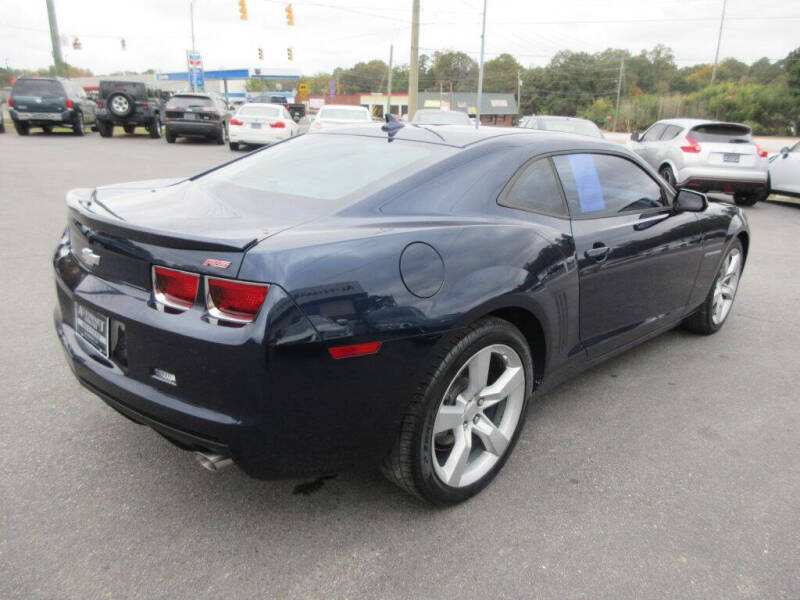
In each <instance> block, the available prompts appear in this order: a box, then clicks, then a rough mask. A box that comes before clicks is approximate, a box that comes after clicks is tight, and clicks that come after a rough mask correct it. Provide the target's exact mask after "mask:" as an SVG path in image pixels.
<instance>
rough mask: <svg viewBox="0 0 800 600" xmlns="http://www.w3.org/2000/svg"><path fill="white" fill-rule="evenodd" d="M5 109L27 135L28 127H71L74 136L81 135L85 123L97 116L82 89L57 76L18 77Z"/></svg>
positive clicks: (93, 105) (22, 132)
mask: <svg viewBox="0 0 800 600" xmlns="http://www.w3.org/2000/svg"><path fill="white" fill-rule="evenodd" d="M8 108H9V112H10V113H11V120H12V121H13V122H14V129H16V130H17V133H18V134H20V135H28V134H29V133H30V130H31V127H41V128H42V130H43V131H44V132H45V133H50V132H52V131H53V127H71V128H72V132H73V133H74V134H75V135H84V133H85V132H86V125H90V124H91V125H94V124H95V123H96V119H97V105H96V104H95V103H94V101H93V100H90V99H89V97H88V96H87V95H86V92H85V91H84V90H83V88H82V87H80V86H79V85H77V84H76V83H73V82H71V81H70V80H68V79H63V78H61V77H20V78H19V79H17V81H16V82H15V83H14V87H12V88H11V96H10V97H9V98H8Z"/></svg>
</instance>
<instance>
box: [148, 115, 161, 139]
mask: <svg viewBox="0 0 800 600" xmlns="http://www.w3.org/2000/svg"><path fill="white" fill-rule="evenodd" d="M147 132H148V133H149V134H150V137H151V138H153V139H154V140H157V139H158V138H160V137H161V118H160V117H159V116H158V115H156V116H155V118H153V120H152V121H150V123H148V124H147Z"/></svg>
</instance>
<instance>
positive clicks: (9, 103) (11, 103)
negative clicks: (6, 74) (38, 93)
mask: <svg viewBox="0 0 800 600" xmlns="http://www.w3.org/2000/svg"><path fill="white" fill-rule="evenodd" d="M8 108H14V99H13V98H9V99H8Z"/></svg>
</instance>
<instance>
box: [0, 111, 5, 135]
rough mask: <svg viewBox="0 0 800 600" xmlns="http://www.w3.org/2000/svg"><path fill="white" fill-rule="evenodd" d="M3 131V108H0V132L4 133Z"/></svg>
mask: <svg viewBox="0 0 800 600" xmlns="http://www.w3.org/2000/svg"><path fill="white" fill-rule="evenodd" d="M5 132H6V122H5V119H3V109H2V108H0V133H5Z"/></svg>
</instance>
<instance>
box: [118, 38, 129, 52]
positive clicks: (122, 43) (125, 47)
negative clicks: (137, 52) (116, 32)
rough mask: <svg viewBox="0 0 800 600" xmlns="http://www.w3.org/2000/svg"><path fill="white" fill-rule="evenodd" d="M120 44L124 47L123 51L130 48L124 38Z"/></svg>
mask: <svg viewBox="0 0 800 600" xmlns="http://www.w3.org/2000/svg"><path fill="white" fill-rule="evenodd" d="M119 44H120V46H122V49H123V50H126V49H127V48H128V47H127V46H126V45H125V38H122V39H121V40H120V41H119Z"/></svg>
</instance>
